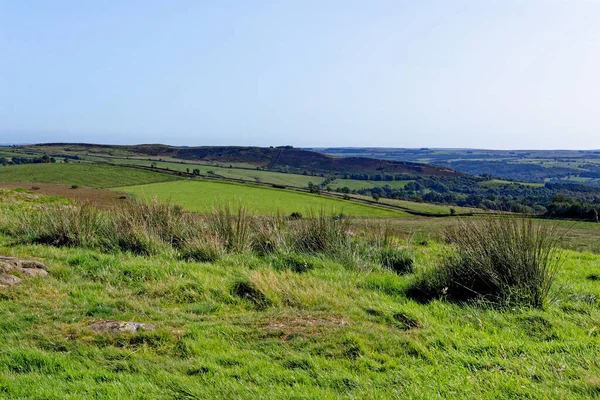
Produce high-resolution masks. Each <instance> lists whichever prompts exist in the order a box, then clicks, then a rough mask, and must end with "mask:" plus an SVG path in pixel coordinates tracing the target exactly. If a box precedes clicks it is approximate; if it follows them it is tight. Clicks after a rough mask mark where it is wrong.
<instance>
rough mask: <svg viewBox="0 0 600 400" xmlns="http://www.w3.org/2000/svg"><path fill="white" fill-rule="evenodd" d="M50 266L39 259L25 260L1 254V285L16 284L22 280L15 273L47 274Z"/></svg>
mask: <svg viewBox="0 0 600 400" xmlns="http://www.w3.org/2000/svg"><path fill="white" fill-rule="evenodd" d="M47 270H48V267H46V266H45V265H44V264H42V263H41V262H38V261H32V260H23V259H21V258H16V257H4V256H0V287H9V286H14V285H16V284H18V283H20V282H21V280H22V279H21V278H18V277H16V276H15V275H12V274H13V273H15V272H16V273H17V274H19V273H20V274H21V275H23V276H46V275H48V271H47Z"/></svg>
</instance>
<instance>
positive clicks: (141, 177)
mask: <svg viewBox="0 0 600 400" xmlns="http://www.w3.org/2000/svg"><path fill="white" fill-rule="evenodd" d="M176 179H177V177H174V176H169V175H165V174H159V173H154V172H150V171H144V170H139V169H134V168H127V167H119V166H112V165H102V164H88V163H81V164H79V163H68V164H64V163H56V164H50V163H49V164H24V165H9V166H4V167H2V166H0V182H23V183H28V184H35V183H56V184H64V185H75V186H85V187H91V188H111V187H117V186H129V185H141V184H145V183H153V182H164V181H172V180H176Z"/></svg>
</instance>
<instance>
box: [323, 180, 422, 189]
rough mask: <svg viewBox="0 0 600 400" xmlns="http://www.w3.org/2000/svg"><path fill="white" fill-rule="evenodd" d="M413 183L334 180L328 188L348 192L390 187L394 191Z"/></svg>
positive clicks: (407, 181)
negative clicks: (345, 189)
mask: <svg viewBox="0 0 600 400" xmlns="http://www.w3.org/2000/svg"><path fill="white" fill-rule="evenodd" d="M410 182H414V180H405V181H364V180H358V179H336V180H335V181H333V182H332V183H330V184H329V185H327V186H329V187H331V188H332V189H341V188H343V187H347V188H348V189H350V190H360V189H370V188H375V187H384V186H390V187H392V188H394V189H398V188H404V186H406V185H407V184H408V183H410Z"/></svg>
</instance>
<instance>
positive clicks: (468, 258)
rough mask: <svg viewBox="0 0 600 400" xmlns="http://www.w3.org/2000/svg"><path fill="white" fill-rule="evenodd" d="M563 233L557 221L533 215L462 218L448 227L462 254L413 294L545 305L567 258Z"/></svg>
mask: <svg viewBox="0 0 600 400" xmlns="http://www.w3.org/2000/svg"><path fill="white" fill-rule="evenodd" d="M560 237H561V236H560V235H558V234H557V232H556V228H555V227H554V226H549V225H540V224H535V223H534V222H533V220H531V219H517V218H510V217H496V218H494V217H488V218H485V219H483V220H477V221H469V222H462V223H460V224H459V225H458V227H455V228H453V229H451V230H449V231H448V232H447V239H448V241H449V242H450V243H452V244H453V245H454V247H455V248H456V254H454V255H451V256H448V257H447V258H446V260H445V261H444V262H443V263H442V265H440V266H439V267H438V268H437V269H435V270H433V271H430V272H428V273H426V274H425V275H423V276H422V277H421V279H420V280H419V281H418V282H417V283H416V284H415V286H414V287H413V288H412V289H411V290H410V293H409V295H411V296H413V297H416V298H420V299H423V300H424V299H428V298H435V297H445V298H447V299H449V300H453V301H470V300H474V299H479V300H484V301H486V302H489V303H491V304H496V305H510V306H532V307H543V305H544V303H545V302H546V299H547V297H548V294H549V292H550V289H551V287H552V284H553V282H554V280H555V276H556V273H557V272H558V269H559V268H560V265H561V262H562V257H561V255H560V253H559V251H558V250H557V246H556V244H557V241H558V240H559V239H560Z"/></svg>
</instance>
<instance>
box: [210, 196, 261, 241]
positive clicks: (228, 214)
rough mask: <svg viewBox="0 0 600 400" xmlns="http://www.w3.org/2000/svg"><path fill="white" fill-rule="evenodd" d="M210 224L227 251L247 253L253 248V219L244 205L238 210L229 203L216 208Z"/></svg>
mask: <svg viewBox="0 0 600 400" xmlns="http://www.w3.org/2000/svg"><path fill="white" fill-rule="evenodd" d="M209 224H210V228H211V229H212V230H213V231H214V232H215V233H216V234H217V236H218V237H219V238H220V240H221V241H222V243H223V245H224V247H225V248H226V249H227V251H229V252H232V253H246V252H249V251H250V250H251V249H252V231H253V220H252V217H251V216H250V214H249V213H248V209H247V208H246V207H244V206H243V205H241V204H240V205H239V206H238V208H237V211H236V212H234V211H233V210H232V208H231V206H230V205H229V204H225V205H223V206H221V207H217V208H215V210H214V212H213V215H212V216H211V217H210V218H209Z"/></svg>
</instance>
